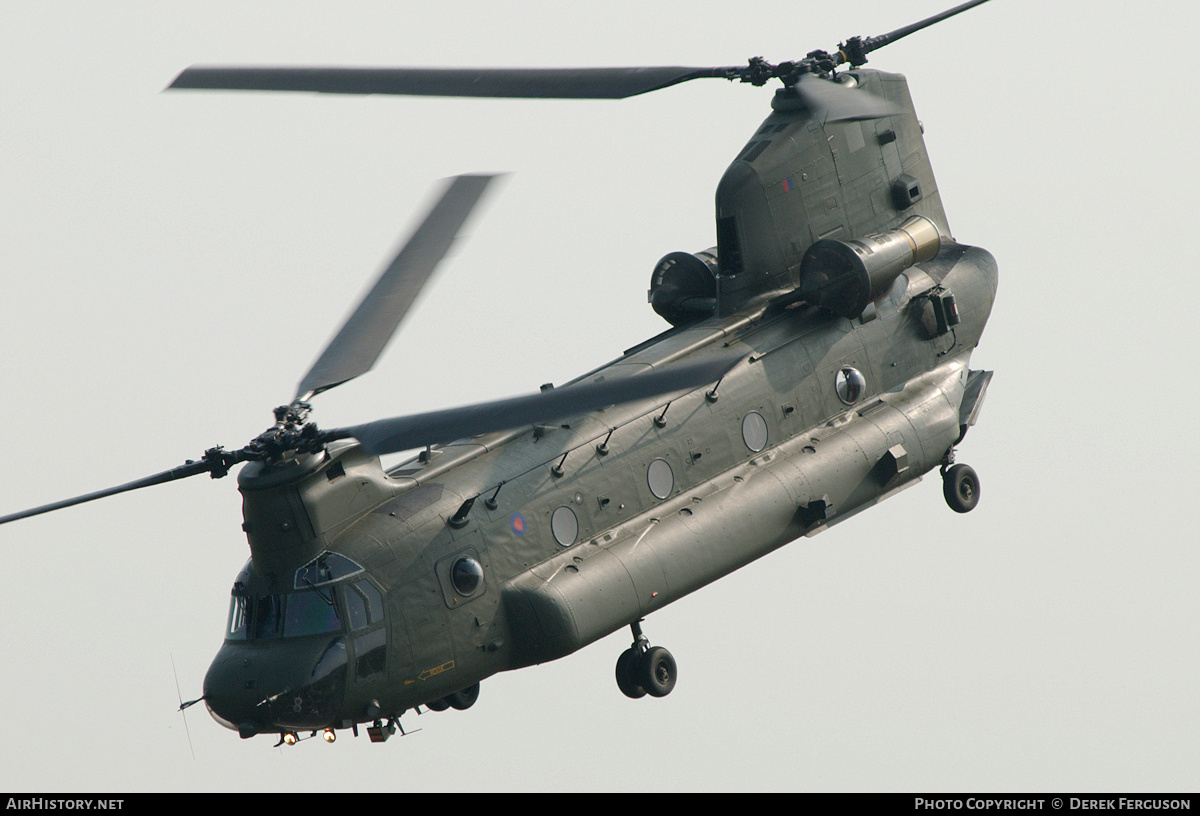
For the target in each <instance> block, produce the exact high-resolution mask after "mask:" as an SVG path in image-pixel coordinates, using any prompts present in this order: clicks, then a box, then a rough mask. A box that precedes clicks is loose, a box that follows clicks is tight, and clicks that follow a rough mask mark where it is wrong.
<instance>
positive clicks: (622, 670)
mask: <svg viewBox="0 0 1200 816" xmlns="http://www.w3.org/2000/svg"><path fill="white" fill-rule="evenodd" d="M641 657H642V656H641V653H640V652H638V650H637V649H632V648H630V649H626V650H625V651H623V652H621V656H620V657H618V658H617V688H619V689H620V690H621V693H622V694H624V695H625V696H626V697H628V698H630V699H631V700H636V699H638V698H640V697H645V696H646V690H645V689H644V688H642V687H641V686H640V685H638V682H637V680H636V677H637V674H638V667H639V665H640V663H641Z"/></svg>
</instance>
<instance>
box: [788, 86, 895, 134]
mask: <svg viewBox="0 0 1200 816" xmlns="http://www.w3.org/2000/svg"><path fill="white" fill-rule="evenodd" d="M795 89H796V93H797V94H799V96H800V98H801V99H802V100H804V104H805V105H807V106H808V108H809V109H810V110H812V111H813V112H814V113H815V114H817V116H818V117H820V118H821V119H823V120H824V121H826V122H848V121H853V120H856V119H882V118H883V117H884V116H891V115H892V114H894V113H897V112H898V109H897V108H896V106H895V105H893V104H891V103H890V102H887V101H885V100H883V99H880V98H879V97H878V96H874V95H872V94H869V93H867V92H866V91H864V90H862V89H861V88H853V87H850V86H848V85H843V84H841V83H840V82H834V81H833V80H829V79H821V78H820V77H818V76H816V75H814V74H801V75H800V79H799V80H798V81H797V82H796V85H795Z"/></svg>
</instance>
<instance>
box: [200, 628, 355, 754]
mask: <svg viewBox="0 0 1200 816" xmlns="http://www.w3.org/2000/svg"><path fill="white" fill-rule="evenodd" d="M345 688H346V644H345V640H344V639H343V638H340V637H337V638H333V639H332V640H321V639H313V638H305V639H302V640H292V641H289V640H273V641H256V642H248V643H236V642H229V641H226V642H225V643H224V644H223V645H222V646H221V649H220V651H218V652H217V656H216V657H215V658H214V659H213V662H212V665H210V666H209V668H208V673H207V674H206V675H205V676H204V701H205V705H207V706H208V711H209V713H210V714H211V715H212V717H213V719H215V720H216V721H217V722H219V723H220V724H221V725H223V726H225V727H226V728H231V729H233V730H235V731H237V732H238V733H239V734H240V735H241V736H242V738H247V737H252V736H254V735H255V734H261V733H269V732H274V733H278V732H281V731H290V730H294V729H309V728H311V729H317V728H325V727H330V726H334V725H335V724H336V722H337V719H338V715H339V713H340V712H341V707H342V700H343V697H344V694H345Z"/></svg>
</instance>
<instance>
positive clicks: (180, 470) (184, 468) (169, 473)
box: [0, 460, 220, 524]
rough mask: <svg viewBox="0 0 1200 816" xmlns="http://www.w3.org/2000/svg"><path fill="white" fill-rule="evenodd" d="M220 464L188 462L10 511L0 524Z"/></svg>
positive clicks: (191, 474) (151, 485)
mask: <svg viewBox="0 0 1200 816" xmlns="http://www.w3.org/2000/svg"><path fill="white" fill-rule="evenodd" d="M219 467H220V466H219V465H218V464H217V463H216V462H212V461H208V460H201V461H199V462H188V463H186V464H183V465H180V466H179V467H176V468H171V469H170V470H164V471H163V472H162V473H156V474H154V475H153V476H147V477H145V478H144V479H138V480H137V481H133V482H126V483H125V484H123V485H117V486H116V487H110V488H106V489H105V490H97V491H96V492H95V493H88V494H86V495H83V496H76V497H75V498H73V499H64V500H63V501H58V502H54V503H53V504H46V505H42V506H41V507H35V508H33V509H32V510H23V511H21V512H20V513H12V514H10V515H7V516H0V524H7V523H8V522H10V521H16V520H17V519H23V518H29V517H30V516H37V515H40V514H42V513H49V512H50V511H51V510H61V509H62V508H64V507H71V506H73V505H76V504H83V503H84V502H90V501H93V500H95V499H103V498H106V497H108V496H115V495H116V494H118V493H126V492H128V491H130V490H138V489H139V488H143V487H153V486H154V485H159V484H163V483H165V482H172V481H175V480H176V479H186V478H187V477H188V476H195V475H197V474H199V473H210V472H212V471H214V470H217V469H218V468H219Z"/></svg>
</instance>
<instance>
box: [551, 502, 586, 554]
mask: <svg viewBox="0 0 1200 816" xmlns="http://www.w3.org/2000/svg"><path fill="white" fill-rule="evenodd" d="M550 532H552V533H553V534H554V540H555V541H557V542H558V543H559V544H561V545H563V546H564V547H570V546H571V545H572V544H574V543H575V539H577V538H579V519H578V518H576V517H575V511H574V510H572V509H571V508H570V507H560V508H558V509H557V510H555V511H554V514H553V515H552V516H550Z"/></svg>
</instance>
